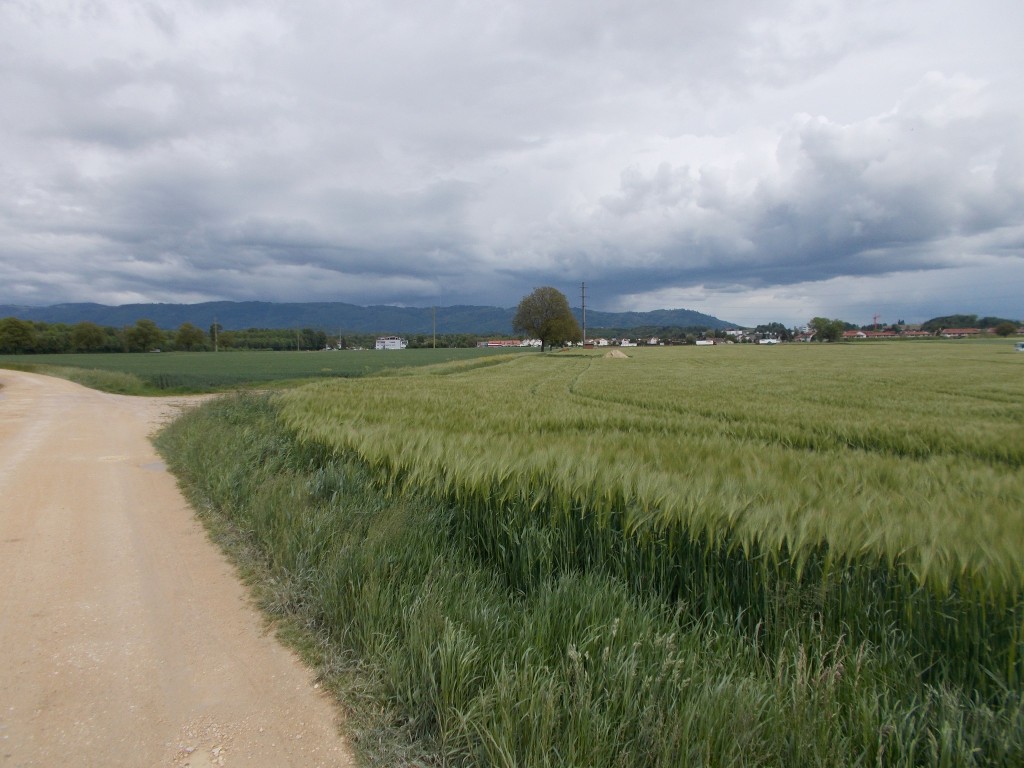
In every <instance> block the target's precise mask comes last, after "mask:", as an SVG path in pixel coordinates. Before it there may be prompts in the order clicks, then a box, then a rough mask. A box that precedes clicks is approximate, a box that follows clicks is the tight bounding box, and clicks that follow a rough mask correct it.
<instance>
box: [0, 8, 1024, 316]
mask: <svg viewBox="0 0 1024 768" xmlns="http://www.w3.org/2000/svg"><path fill="white" fill-rule="evenodd" d="M1022 37H1024V3H1021V2H1020V0H972V2H970V3H968V2H962V1H961V0H920V1H919V0H849V1H847V0H829V1H827V2H818V1H817V0H792V1H791V0H717V1H716V2H696V1H695V0H694V1H690V0H675V1H674V2H673V1H670V0H628V1H627V0H585V1H584V0H478V1H476V2H470V1H469V0H462V1H461V2H456V1H455V0H432V2H423V0H372V1H371V0H367V1H366V2H364V1H363V0H323V1H322V2H321V1H320V0H306V1H305V2H298V3H297V2H289V1H287V0H240V1H239V2H235V1H234V0H196V1H195V2H190V1H189V0H176V1H175V0H152V1H147V0H111V1H110V2H107V1H106V0H77V1H75V0H39V1H38V2H36V1H35V0H0V100H2V104H3V107H2V111H0V115H2V117H0V303H13V304H28V305H40V304H52V303H58V302H66V301H96V302H100V303H105V304H125V303H134V302H150V301H154V302H183V303H192V302H200V301H207V300H217V299H227V300H250V299H260V300H272V301H335V300H336V301H348V302H353V303H357V304H376V303H384V304H404V305H413V306H431V305H439V306H446V305H453V304H494V305H498V306H514V305H515V304H516V303H517V302H518V300H519V298H520V297H521V296H522V295H523V294H524V293H526V292H528V291H529V290H531V289H532V288H533V287H535V286H538V285H554V286H556V287H558V288H560V289H561V290H563V291H564V292H565V293H566V294H567V295H568V296H569V297H570V299H572V302H573V303H574V304H578V303H579V285H580V282H581V281H586V283H587V293H588V306H589V307H592V308H594V309H604V310H612V311H614V310H647V309H657V308H679V307H682V308H687V309H696V310H698V311H702V312H707V313H709V314H713V315H716V316H718V317H720V318H723V319H726V320H731V321H734V322H739V323H746V324H757V323H761V322H769V321H776V320H777V321H782V322H784V323H786V324H797V323H804V322H806V321H807V320H808V319H809V318H811V317H813V316H815V315H825V316H828V317H840V318H843V319H846V320H849V321H851V322H859V323H863V322H870V321H871V319H872V316H873V315H874V314H876V313H877V314H878V315H880V319H881V320H882V321H885V322H895V321H896V320H898V319H905V320H906V321H908V322H914V321H920V320H924V319H927V318H929V317H933V316H935V315H939V314H948V313H953V312H965V313H978V314H982V315H1002V316H1010V317H1013V318H1020V317H1022V316H1024V86H1022V83H1024V45H1022V44H1021V40H1022Z"/></svg>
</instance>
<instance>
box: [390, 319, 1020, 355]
mask: <svg viewBox="0 0 1024 768" xmlns="http://www.w3.org/2000/svg"><path fill="white" fill-rule="evenodd" d="M833 322H835V321H833ZM773 325H774V326H778V324H773ZM819 333H820V331H819V330H816V329H815V328H813V327H812V326H810V325H807V326H803V327H800V328H793V329H784V328H779V327H773V328H772V329H767V328H765V327H759V328H727V329H723V330H717V331H707V332H705V333H698V334H676V335H672V336H666V337H661V336H642V337H634V336H629V337H627V336H612V337H605V336H594V337H588V338H587V339H586V341H585V343H584V344H583V346H584V347H585V348H598V347H662V346H680V345H687V344H690V345H696V346H714V345H716V344H781V343H791V342H795V343H810V342H814V341H818V340H819V339H818V336H819ZM997 336H1004V337H1005V336H1024V326H1014V327H1012V328H1010V329H1007V328H1006V327H1000V326H993V327H988V328H940V329H937V330H926V329H924V328H922V327H921V325H906V324H900V325H893V326H890V327H885V328H849V329H846V330H843V331H841V333H839V334H838V336H836V337H835V338H829V339H826V340H827V341H861V340H892V339H927V338H941V339H971V338H986V337H991V338H995V337H997ZM540 345H541V342H540V339H503V338H495V339H486V340H480V341H477V347H511V348H522V347H537V348H539V347H540ZM1021 345H1024V342H1018V346H1021ZM566 346H570V347H572V346H580V343H579V342H578V341H577V342H570V343H569V344H567V345H566ZM407 347H408V341H407V340H406V339H404V338H402V337H400V336H381V337H380V338H378V339H377V342H376V345H375V348H376V349H406V348H407Z"/></svg>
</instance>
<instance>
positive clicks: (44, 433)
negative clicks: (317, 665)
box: [0, 370, 354, 768]
mask: <svg viewBox="0 0 1024 768" xmlns="http://www.w3.org/2000/svg"><path fill="white" fill-rule="evenodd" d="M0 384H2V385H3V388H2V389H0V649H2V650H0V654H2V656H3V662H2V663H0V765H3V766H7V765H10V766H12V767H13V766H48V767H49V766H101V765H102V766H107V765H130V766H156V765H164V766H179V767H180V766H200V765H201V766H211V765H213V766H221V765H228V766H231V765H234V766H256V767H260V766H267V767H268V768H269V767H270V766H275V767H276V766H303V768H305V767H307V766H349V765H354V760H353V759H352V756H351V753H350V751H349V749H348V747H347V745H346V744H345V742H344V740H343V738H342V737H341V736H340V735H339V729H338V714H337V712H336V710H335V708H334V706H333V705H332V703H331V702H330V701H329V700H328V698H327V697H326V696H325V695H324V694H323V693H322V691H320V690H318V689H317V686H316V685H315V684H314V681H313V680H312V673H311V672H310V671H309V670H308V669H306V668H305V667H303V666H302V664H301V663H300V662H299V660H298V659H297V657H296V656H295V654H294V653H293V652H291V651H290V650H288V649H286V648H284V647H283V646H282V645H281V644H280V643H279V642H278V641H277V640H276V639H275V638H274V637H273V636H272V635H270V634H268V633H267V631H266V628H265V626H264V624H263V621H262V619H261V617H260V615H259V614H258V613H257V611H256V609H255V607H254V606H253V605H252V604H251V603H250V601H249V599H248V597H247V595H246V592H245V590H244V588H243V587H242V585H241V584H240V583H239V580H238V578H237V576H236V574H235V572H234V570H233V569H232V567H231V566H230V564H229V563H228V562H227V560H226V559H225V558H224V556H223V555H222V554H221V552H220V551H219V550H218V549H217V548H216V547H215V546H214V545H213V544H212V543H210V541H209V540H208V539H207V537H206V534H205V532H204V530H203V528H202V526H201V525H200V524H199V523H198V522H197V520H196V519H195V517H194V515H193V513H192V510H191V509H190V508H189V506H188V504H187V503H186V501H185V500H184V499H183V498H182V496H181V494H180V493H179V491H178V488H177V485H176V483H175V480H174V478H173V477H172V476H171V475H169V474H168V473H167V472H166V470H165V469H164V466H163V463H162V462H161V460H160V457H159V455H158V454H157V453H156V452H155V450H154V448H153V446H152V445H151V444H150V442H149V440H148V435H149V434H150V433H151V432H152V431H153V430H154V429H155V428H156V427H158V426H159V424H160V423H162V422H163V421H164V420H166V419H168V418H171V417H172V416H173V414H174V413H175V412H176V411H177V409H179V408H181V407H185V406H187V405H188V400H187V399H184V398H175V399H153V398H133V397H123V396H118V395H109V394H104V393H101V392H95V391H93V390H89V389H86V388H84V387H81V386H79V385H77V384H73V383H71V382H68V381H64V380H62V379H55V378H50V377H45V376H37V375H33V374H26V373H18V372H14V371H5V370H0Z"/></svg>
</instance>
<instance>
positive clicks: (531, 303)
mask: <svg viewBox="0 0 1024 768" xmlns="http://www.w3.org/2000/svg"><path fill="white" fill-rule="evenodd" d="M512 329H513V330H514V331H516V333H524V334H526V335H528V336H532V337H533V338H535V339H540V348H541V351H543V350H544V347H545V346H547V347H549V348H550V347H551V346H552V345H554V344H564V343H565V342H567V341H575V340H577V339H580V338H582V336H583V333H582V331H580V325H579V323H577V322H576V318H575V317H573V314H572V310H571V309H570V308H569V301H568V300H567V299H566V298H565V294H564V293H562V292H561V291H559V290H558V289H557V288H552V287H551V286H544V287H542V288H535V289H534V291H533V293H531V294H529V295H528V296H524V297H523V299H522V301H520V302H519V306H518V307H517V308H516V314H515V317H513V318H512Z"/></svg>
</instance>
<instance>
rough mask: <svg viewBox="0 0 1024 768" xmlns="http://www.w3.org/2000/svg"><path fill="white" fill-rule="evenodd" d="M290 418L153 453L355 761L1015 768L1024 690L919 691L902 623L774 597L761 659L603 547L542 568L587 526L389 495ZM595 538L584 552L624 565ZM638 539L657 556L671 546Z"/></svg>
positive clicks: (265, 401) (271, 406)
mask: <svg viewBox="0 0 1024 768" xmlns="http://www.w3.org/2000/svg"><path fill="white" fill-rule="evenodd" d="M391 383H392V382H390V381H389V382H388V386H390V385H391ZM278 402H279V400H271V399H269V398H266V397H261V398H254V397H248V398H229V399H223V400H220V401H216V402H214V403H211V404H208V405H206V406H204V407H203V408H201V409H198V410H196V411H192V412H189V413H188V414H187V415H186V416H184V417H183V418H182V419H181V420H179V421H178V422H176V423H175V424H174V425H172V426H171V427H170V428H169V429H168V430H167V431H166V432H165V433H164V434H163V435H162V436H161V438H160V446H161V449H162V450H163V451H164V453H165V455H166V456H167V457H168V462H169V464H170V465H171V466H172V468H174V469H175V471H177V472H178V473H179V476H180V477H182V478H183V482H184V483H185V484H186V486H187V487H188V488H189V489H190V490H191V493H192V494H193V498H194V499H195V500H196V501H197V505H198V506H199V507H200V508H201V509H203V510H205V514H207V515H209V516H211V517H212V518H215V519H217V520H219V521H220V525H222V526H230V527H231V528H232V530H233V531H234V532H235V536H234V539H235V540H236V542H241V543H242V544H244V545H245V548H246V550H247V551H249V552H252V551H255V552H257V553H259V554H258V556H257V557H258V559H259V564H258V565H259V569H261V570H262V571H263V573H264V577H265V584H267V585H270V586H268V587H266V589H272V590H274V591H273V595H274V596H275V597H274V598H273V599H272V600H271V601H270V602H272V603H273V605H274V606H275V608H276V610H278V611H279V612H280V613H282V614H286V615H289V616H292V617H295V618H296V619H297V620H298V621H299V622H301V623H303V624H304V625H305V626H306V627H307V628H308V629H309V631H311V632H313V633H314V634H316V635H317V636H318V637H320V638H322V639H323V640H324V642H325V643H327V645H328V647H329V648H331V649H333V651H334V656H333V658H334V659H335V667H334V674H335V676H334V677H332V678H331V681H332V682H333V683H334V684H335V685H336V686H339V687H340V689H341V691H342V695H343V696H344V697H345V698H344V700H345V702H346V706H347V707H348V708H349V709H350V710H352V712H353V714H352V716H351V717H352V720H351V722H352V723H353V724H354V726H358V727H357V731H356V734H355V736H356V743H357V747H359V748H361V749H362V750H363V751H364V752H365V753H366V754H367V756H368V757H369V758H371V759H373V760H374V761H375V762H377V763H379V764H381V765H396V764H445V765H499V766H569V765H572V766H584V765H586V766H678V765H707V766H718V765H723V766H724V765H759V766H794V765H800V766H864V765H875V766H918V765H935V766H939V765H964V766H974V765H1005V766H1011V765H1019V764H1021V761H1022V760H1024V709H1022V706H1021V699H1020V692H1019V689H1016V690H1004V691H1003V693H1001V694H998V695H995V694H993V695H989V696H987V697H984V698H982V697H979V696H978V695H977V694H976V693H974V692H972V691H971V690H970V689H969V688H965V687H962V686H959V685H956V684H954V683H950V682H929V681H927V680H922V678H921V677H920V676H919V674H918V672H919V665H918V662H917V660H916V659H915V658H914V655H913V653H912V651H910V650H909V649H908V647H907V644H906V642H905V641H904V638H902V637H901V636H900V633H899V632H898V631H897V630H895V629H894V628H893V627H892V626H890V625H888V624H885V628H883V629H880V630H879V631H878V632H877V637H876V639H874V640H861V641H856V640H854V639H852V637H851V635H850V634H849V633H846V632H842V631H840V632H835V631H834V630H832V629H831V628H830V622H829V619H828V617H827V616H824V615H822V614H821V613H820V612H818V611H816V610H815V604H814V603H813V600H814V598H815V595H814V594H813V590H806V589H804V588H802V587H801V586H800V585H799V583H795V584H794V583H793V582H792V581H791V580H788V581H787V580H786V579H780V581H779V583H778V587H779V590H778V591H777V592H775V593H773V594H771V595H766V597H768V598H771V599H775V600H777V601H779V602H780V603H787V602H791V603H793V605H792V606H791V609H790V610H787V611H780V612H779V613H778V615H779V616H780V617H783V618H785V619H786V620H788V621H790V622H791V623H790V625H789V626H788V627H787V628H786V629H785V630H782V631H777V632H775V639H774V641H773V642H772V644H771V646H770V647H769V646H768V644H767V643H766V637H767V635H768V633H769V631H770V628H768V627H766V626H764V625H763V624H758V625H755V627H754V628H753V630H750V629H749V628H748V627H747V626H746V625H745V623H744V616H743V615H742V614H736V615H732V614H731V613H730V611H717V610H713V609H711V608H710V598H708V604H707V605H706V606H704V607H703V608H701V609H695V607H694V606H693V605H691V604H689V603H687V602H686V601H685V600H681V599H672V598H670V597H668V596H666V595H665V594H662V593H659V592H657V591H653V590H652V591H644V590H641V589H638V588H637V585H635V584H632V583H630V580H629V578H628V572H627V571H625V570H623V571H621V572H618V573H616V572H615V571H616V569H614V568H612V569H609V568H604V567H599V563H600V562H601V560H602V558H603V557H604V556H605V554H607V553H603V552H601V551H600V550H597V551H591V550H590V549H589V548H586V547H584V549H582V550H581V551H578V552H576V553H575V554H576V558H575V560H573V561H570V560H569V559H565V560H562V561H558V558H555V557H554V556H553V555H551V554H549V553H553V552H556V551H557V550H558V549H559V548H560V547H563V546H565V545H564V543H559V542H558V541H557V539H558V537H560V536H562V533H561V528H562V527H563V526H564V525H567V524H569V522H570V521H571V520H572V519H574V516H571V515H559V516H557V517H555V518H554V522H556V523H557V524H553V519H552V518H551V517H550V516H549V517H545V516H543V515H541V514H539V512H540V510H541V508H542V506H543V505H542V504H539V505H538V506H537V507H536V508H535V509H534V510H533V511H534V513H535V514H534V515H533V516H529V515H528V514H527V512H526V511H524V510H523V509H521V508H518V509H516V510H514V511H515V512H516V513H517V514H519V515H520V517H518V518H514V517H508V516H506V513H508V512H509V511H510V509H511V507H510V506H509V505H492V506H491V507H489V508H488V507H486V506H484V505H483V503H482V502H481V503H480V504H479V505H478V506H472V505H471V506H470V507H468V508H467V507H465V506H463V505H462V504H461V503H456V502H455V501H454V500H452V499H446V500H440V499H438V497H437V496H436V495H425V494H424V493H423V492H422V491H421V489H420V486H419V485H417V484H414V483H412V482H391V483H388V484H382V483H381V481H380V475H379V474H378V471H377V469H375V468H374V466H372V465H370V464H368V463H366V462H364V461H362V460H360V459H358V458H356V457H355V456H354V455H353V454H351V453H342V452H338V451H336V450H334V449H328V448H326V447H325V446H323V445H322V444H318V443H315V442H310V441H308V440H301V439H298V437H297V435H295V434H294V433H293V432H291V431H290V430H287V429H282V422H281V415H280V413H279V410H278V409H279V406H278V404H277V403H278ZM470 501H472V499H470ZM488 509H489V515H490V519H491V520H492V524H493V525H494V526H496V527H498V526H500V527H502V528H503V529H504V530H505V531H506V532H505V533H502V534H497V535H494V534H492V536H494V537H495V538H496V539H500V540H504V541H506V542H508V541H512V540H517V541H518V542H519V544H518V545H517V546H516V547H514V549H515V554H514V555H512V554H509V555H507V559H506V560H503V559H501V558H500V557H499V558H495V556H494V555H495V551H496V550H492V549H489V548H488V546H487V545H485V544H481V543H480V542H479V535H478V533H476V532H474V531H475V530H476V529H479V530H480V531H484V530H486V528H487V524H486V522H485V521H484V519H483V515H484V514H485V513H486V512H487V510H488ZM577 512H579V510H577ZM599 519H600V520H605V521H611V520H612V519H613V518H612V517H610V516H608V515H605V516H604V517H602V518H598V517H596V516H592V517H591V521H592V522H593V523H595V524H596V523H597V521H598V520H599ZM591 527H592V531H590V532H588V533H586V534H580V535H581V536H584V535H592V536H594V537H595V538H594V541H593V542H592V543H593V544H594V546H598V545H600V546H605V547H608V546H610V542H611V541H612V538H613V537H610V536H600V535H598V533H599V532H600V530H601V528H600V526H599V525H593V526H591ZM645 530H646V531H648V533H647V536H648V538H649V539H650V540H651V541H652V542H653V541H654V540H655V539H656V538H657V536H667V535H668V534H667V533H656V530H657V529H656V527H653V526H651V527H647V528H645ZM617 535H618V537H619V538H620V539H621V538H622V537H624V536H629V535H632V534H630V533H629V532H627V531H625V530H619V531H618V532H617ZM577 541H578V543H580V544H583V543H584V539H583V538H580V539H577ZM701 543H702V544H703V545H704V546H709V547H710V549H709V551H713V550H714V546H713V545H709V544H708V543H707V542H701ZM588 546H589V545H588ZM666 551H667V550H666ZM759 556H760V555H757V554H748V555H746V556H745V557H747V558H757V557H759ZM732 557H733V560H732V561H730V563H729V565H731V566H736V567H741V564H742V562H743V560H744V556H741V554H740V553H739V552H738V551H736V552H733V553H732ZM708 560H709V563H710V562H711V561H712V560H713V557H711V556H710V555H709V556H708ZM683 565H685V567H691V566H693V565H694V564H693V563H691V562H689V561H686V562H685V563H684V564H683ZM677 567H682V566H680V565H672V566H670V569H674V568H677ZM516 573H520V574H521V575H519V576H516V575H515V574H516ZM723 576H727V574H726V573H725V572H724V571H723V573H721V574H719V578H721V577H723ZM787 578H789V577H787ZM709 583H710V582H709ZM804 601H811V602H809V603H807V604H804ZM883 624H884V622H883ZM396 733H397V734H399V735H400V736H401V738H400V739H399V740H398V741H395V739H394V734H396ZM384 734H392V735H391V737H390V740H389V738H388V737H386V736H385V735H384ZM388 744H390V745H391V746H390V747H389V746H387V745H388ZM382 745H383V746H382Z"/></svg>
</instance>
